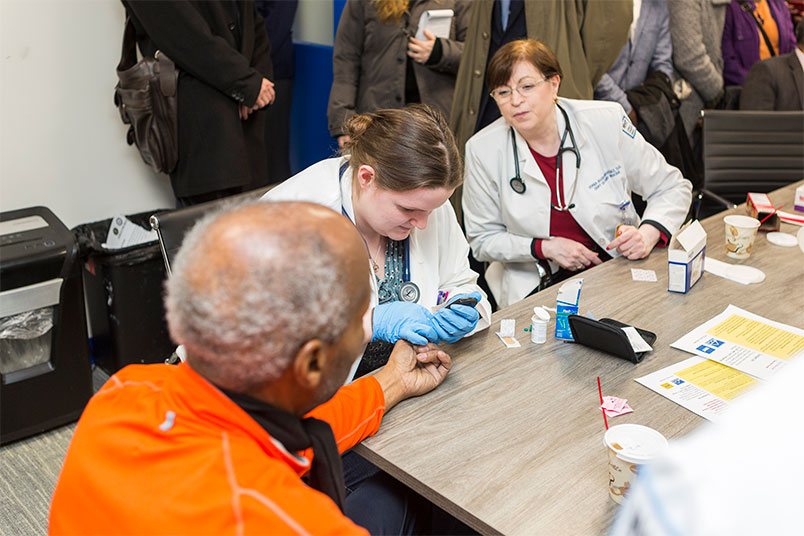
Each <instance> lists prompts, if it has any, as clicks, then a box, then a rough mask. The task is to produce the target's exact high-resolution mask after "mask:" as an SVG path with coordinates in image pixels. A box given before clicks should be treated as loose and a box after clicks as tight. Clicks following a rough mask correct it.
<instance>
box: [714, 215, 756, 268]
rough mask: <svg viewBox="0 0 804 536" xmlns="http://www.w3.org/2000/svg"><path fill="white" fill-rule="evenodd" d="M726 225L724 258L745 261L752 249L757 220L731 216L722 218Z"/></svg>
mask: <svg viewBox="0 0 804 536" xmlns="http://www.w3.org/2000/svg"><path fill="white" fill-rule="evenodd" d="M723 222H724V223H725V224H726V256H728V257H731V258H732V259H747V258H748V256H749V255H751V249H752V248H753V247H754V238H756V236H757V229H758V228H759V220H758V219H756V218H750V217H748V216H740V215H738V214H732V215H730V216H726V217H725V218H723Z"/></svg>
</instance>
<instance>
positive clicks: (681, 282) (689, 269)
mask: <svg viewBox="0 0 804 536" xmlns="http://www.w3.org/2000/svg"><path fill="white" fill-rule="evenodd" d="M705 260H706V231H704V228H703V227H702V226H701V224H700V223H699V222H698V220H695V221H692V222H688V223H687V224H685V225H684V226H683V227H681V229H679V230H678V232H677V233H676V234H675V235H674V236H673V238H672V239H671V240H670V245H669V246H668V248H667V270H668V278H667V290H669V291H670V292H680V293H682V294H686V293H687V292H689V290H690V289H691V288H692V285H694V284H695V283H696V282H697V281H698V280H699V279H700V278H701V275H703V271H704V261H705Z"/></svg>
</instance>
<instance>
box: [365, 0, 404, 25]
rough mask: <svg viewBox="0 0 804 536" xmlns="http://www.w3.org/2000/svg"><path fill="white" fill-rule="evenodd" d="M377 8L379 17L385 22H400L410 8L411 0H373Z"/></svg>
mask: <svg viewBox="0 0 804 536" xmlns="http://www.w3.org/2000/svg"><path fill="white" fill-rule="evenodd" d="M371 3H372V4H374V9H376V10H377V18H378V19H379V20H380V22H381V23H383V24H388V23H389V22H399V20H400V19H401V18H402V15H404V14H405V11H407V10H408V4H409V3H410V2H409V0H371Z"/></svg>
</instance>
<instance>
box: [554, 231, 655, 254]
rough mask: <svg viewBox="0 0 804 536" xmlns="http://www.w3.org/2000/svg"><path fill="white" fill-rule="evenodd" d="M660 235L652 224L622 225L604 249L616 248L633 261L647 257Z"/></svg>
mask: <svg viewBox="0 0 804 536" xmlns="http://www.w3.org/2000/svg"><path fill="white" fill-rule="evenodd" d="M660 237H661V235H660V233H659V229H657V228H656V227H654V226H653V225H643V226H642V227H640V228H639V229H637V228H636V227H634V226H632V225H622V226H620V228H619V230H618V231H617V238H615V239H614V240H612V241H611V243H610V244H609V245H608V246H606V249H607V250H611V249H616V250H617V251H619V252H620V254H621V255H622V256H623V257H625V258H626V259H629V260H632V261H634V260H637V259H641V258H642V257H647V256H648V253H650V252H651V251H652V250H653V246H655V245H656V242H658V241H659V238H660ZM542 250H544V246H542Z"/></svg>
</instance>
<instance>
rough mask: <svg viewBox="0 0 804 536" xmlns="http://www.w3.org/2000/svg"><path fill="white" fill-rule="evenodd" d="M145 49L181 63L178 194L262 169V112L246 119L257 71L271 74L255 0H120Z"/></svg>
mask: <svg viewBox="0 0 804 536" xmlns="http://www.w3.org/2000/svg"><path fill="white" fill-rule="evenodd" d="M122 1H123V4H124V5H125V6H126V11H127V13H128V14H129V15H130V16H131V17H132V20H133V22H134V26H135V28H136V30H137V43H138V45H139V47H140V51H142V53H143V54H147V55H152V54H153V53H154V52H155V51H156V50H160V51H162V52H163V53H165V54H167V56H168V57H169V58H170V59H172V60H173V61H174V62H175V63H176V65H177V67H178V68H179V69H180V75H179V86H178V129H179V162H178V165H177V167H176V170H175V171H174V172H173V173H172V174H171V176H170V178H171V183H172V185H173V192H174V194H175V195H176V197H185V196H191V195H199V194H205V193H209V192H214V191H217V190H223V189H226V188H233V187H244V188H246V189H248V187H249V185H250V184H251V183H252V182H253V181H259V180H260V179H262V178H263V177H264V176H265V174H266V170H265V158H266V157H265V145H264V141H263V135H264V119H263V117H262V116H263V114H262V113H260V112H257V113H254V114H252V115H251V116H250V117H249V119H248V120H247V121H242V120H241V119H240V117H239V115H238V104H244V105H246V106H252V105H254V103H255V102H256V100H257V96H258V95H259V92H260V88H261V85H262V79H263V77H265V78H268V79H269V80H270V79H272V77H273V72H272V69H271V56H270V45H269V42H268V35H267V34H266V31H265V23H264V21H263V19H262V17H261V16H260V15H259V13H257V10H256V8H255V6H254V0H155V1H153V0H148V1H146V0H122Z"/></svg>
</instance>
